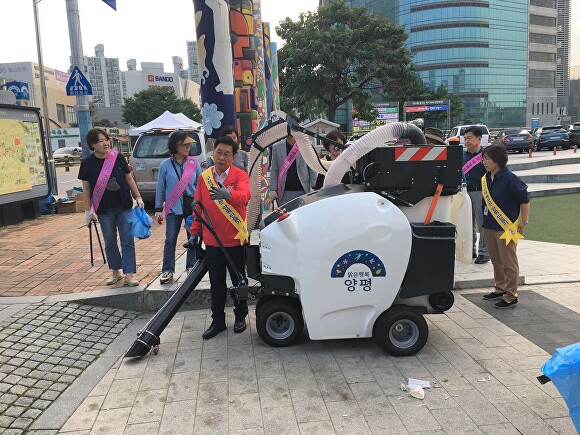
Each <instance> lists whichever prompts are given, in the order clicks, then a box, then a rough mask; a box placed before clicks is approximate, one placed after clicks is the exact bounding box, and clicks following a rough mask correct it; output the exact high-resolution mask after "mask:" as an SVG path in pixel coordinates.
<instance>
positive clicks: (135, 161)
mask: <svg viewBox="0 0 580 435" xmlns="http://www.w3.org/2000/svg"><path fill="white" fill-rule="evenodd" d="M174 130H175V129H153V130H149V131H146V132H144V133H142V134H141V135H140V136H139V138H138V139H137V142H136V143H135V147H134V148H133V152H132V154H131V158H130V159H129V163H130V164H131V166H132V167H133V174H134V176H135V180H136V181H137V187H138V188H139V192H140V193H141V197H142V198H143V200H144V201H155V189H156V187H157V175H158V172H159V165H160V164H161V162H162V161H163V160H164V159H166V158H168V157H170V154H169V148H168V147H167V141H168V139H169V135H170V134H171V133H172V132H173V131H174ZM182 130H185V131H187V132H188V133H189V136H191V137H192V138H193V139H194V140H195V141H196V143H192V144H191V147H190V149H189V155H190V156H194V157H195V158H196V159H197V163H198V164H199V165H201V167H202V168H204V167H205V141H204V136H203V129H201V128H198V129H195V130H192V129H182Z"/></svg>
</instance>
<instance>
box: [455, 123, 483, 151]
mask: <svg viewBox="0 0 580 435" xmlns="http://www.w3.org/2000/svg"><path fill="white" fill-rule="evenodd" d="M468 127H479V128H481V133H482V136H481V146H482V147H486V146H488V145H491V134H489V129H488V128H487V126H486V125H483V124H467V125H457V126H455V127H453V128H452V129H451V131H450V132H449V134H448V135H447V139H445V143H446V144H447V145H449V138H450V137H458V138H459V143H460V144H461V146H462V147H463V149H465V140H464V139H463V133H465V129H466V128H468Z"/></svg>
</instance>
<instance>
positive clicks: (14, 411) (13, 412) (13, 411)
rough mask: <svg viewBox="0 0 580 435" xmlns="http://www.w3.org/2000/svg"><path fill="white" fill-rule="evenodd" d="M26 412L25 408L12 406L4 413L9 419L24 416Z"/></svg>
mask: <svg viewBox="0 0 580 435" xmlns="http://www.w3.org/2000/svg"><path fill="white" fill-rule="evenodd" d="M24 411H26V408H25V407H24V406H16V405H12V406H9V407H8V409H6V411H4V415H7V416H9V417H20V415H22V413H23V412H24Z"/></svg>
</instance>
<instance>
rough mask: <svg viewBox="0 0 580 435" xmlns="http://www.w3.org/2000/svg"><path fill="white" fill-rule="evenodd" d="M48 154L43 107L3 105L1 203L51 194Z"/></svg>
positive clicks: (0, 107)
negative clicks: (43, 123) (41, 118)
mask: <svg viewBox="0 0 580 435" xmlns="http://www.w3.org/2000/svg"><path fill="white" fill-rule="evenodd" d="M45 156H46V146H45V144H44V136H43V134H42V124H41V121H40V114H39V110H38V109H37V108H32V107H22V106H8V105H0V205H4V204H9V203H13V202H19V201H25V200H30V199H38V198H42V197H46V196H47V195H48V192H49V187H48V167H47V162H46V159H45Z"/></svg>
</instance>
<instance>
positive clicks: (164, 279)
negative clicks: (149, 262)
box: [159, 272, 173, 284]
mask: <svg viewBox="0 0 580 435" xmlns="http://www.w3.org/2000/svg"><path fill="white" fill-rule="evenodd" d="M171 281H173V272H163V273H162V274H161V278H159V282H160V283H161V284H167V283H168V282H171Z"/></svg>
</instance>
